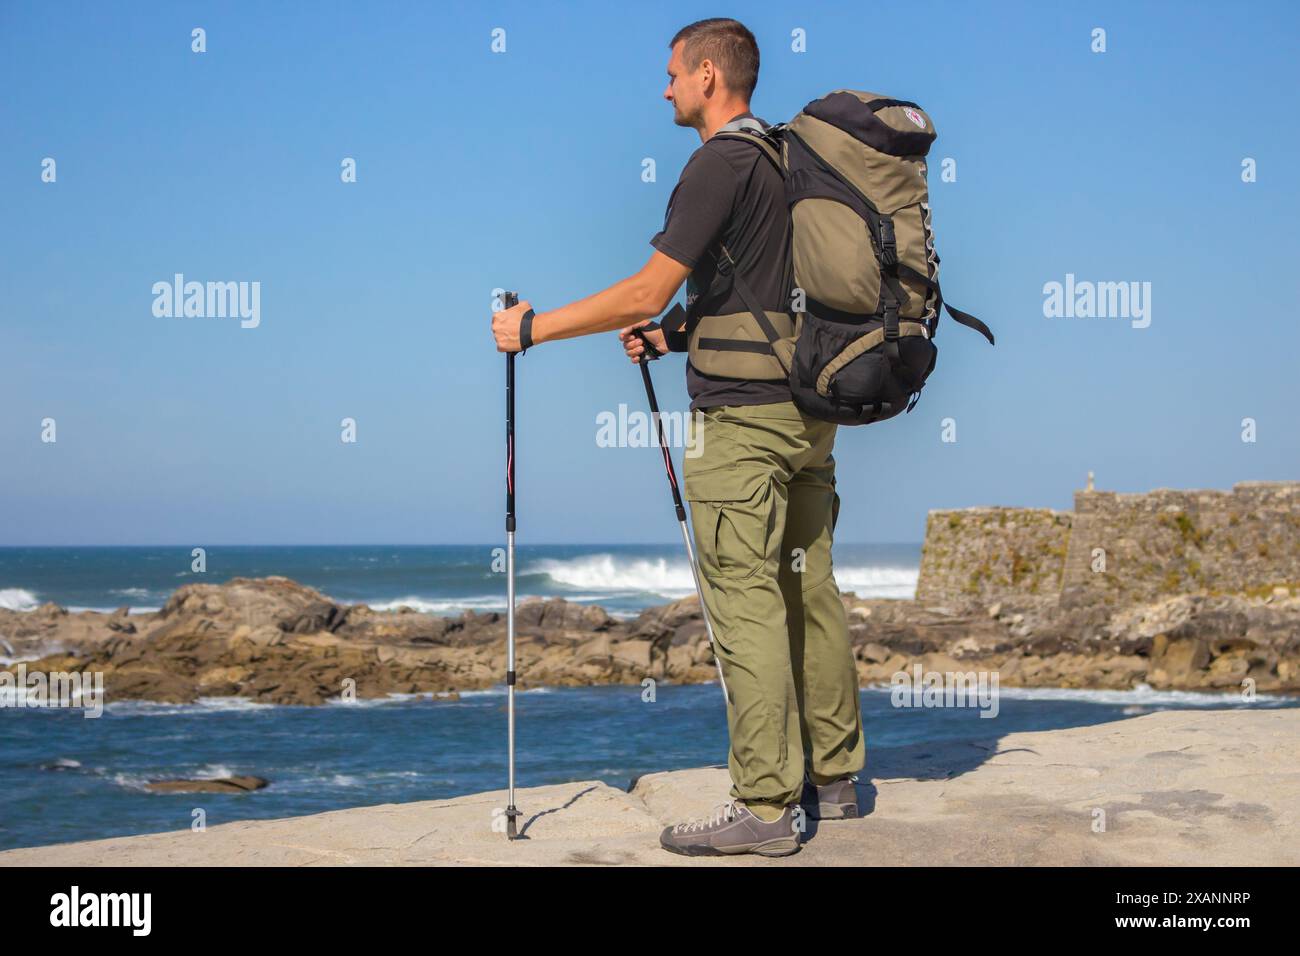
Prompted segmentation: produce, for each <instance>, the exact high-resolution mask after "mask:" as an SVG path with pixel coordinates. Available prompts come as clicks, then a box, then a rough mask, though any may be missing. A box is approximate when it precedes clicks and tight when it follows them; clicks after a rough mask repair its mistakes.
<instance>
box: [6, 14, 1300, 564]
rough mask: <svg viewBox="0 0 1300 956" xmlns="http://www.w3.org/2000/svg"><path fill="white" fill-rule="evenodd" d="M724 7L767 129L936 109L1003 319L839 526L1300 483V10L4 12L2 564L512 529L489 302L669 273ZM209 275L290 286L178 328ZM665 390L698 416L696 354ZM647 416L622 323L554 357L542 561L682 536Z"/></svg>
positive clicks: (844, 447) (956, 194)
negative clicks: (828, 96) (243, 321)
mask: <svg viewBox="0 0 1300 956" xmlns="http://www.w3.org/2000/svg"><path fill="white" fill-rule="evenodd" d="M719 15H722V16H726V15H731V16H737V17H739V18H740V19H742V20H743V21H744V22H745V23H746V24H747V25H748V26H749V27H750V28H751V29H752V30H753V31H754V33H755V35H756V36H757V38H758V41H759V44H760V47H761V50H762V56H763V64H762V72H761V74H760V79H759V84H758V89H757V91H756V94H755V99H754V103H753V106H754V110H755V112H757V113H758V114H759V115H760V116H763V117H764V118H766V119H768V120H769V121H778V120H784V119H788V118H789V117H790V116H792V115H793V114H794V113H796V112H797V111H798V110H799V108H800V107H802V106H803V105H804V104H805V103H806V102H808V101H809V100H812V99H815V98H817V97H818V96H821V95H823V94H824V93H826V92H828V91H830V90H832V89H836V88H853V89H868V90H874V91H878V92H884V93H887V94H889V95H892V96H898V97H900V98H908V99H913V100H916V101H918V102H919V103H921V104H922V105H923V106H925V107H926V108H927V110H928V111H929V112H930V113H931V115H932V117H933V118H934V120H935V123H936V125H937V127H938V130H939V139H938V142H937V143H936V146H935V149H934V151H933V152H932V164H931V165H932V174H931V190H932V199H933V205H934V220H935V227H936V231H937V234H938V242H939V251H940V254H941V256H942V257H943V267H942V275H943V284H944V288H945V291H946V293H947V295H948V298H949V299H950V300H951V301H952V302H953V304H955V305H958V306H960V307H962V308H965V309H967V310H968V311H971V312H974V313H976V314H977V315H980V316H982V317H983V318H985V319H986V320H987V321H988V322H989V324H990V325H992V326H993V328H994V329H995V331H996V333H997V336H998V345H997V347H996V348H993V349H990V348H989V347H988V346H987V345H986V344H985V343H984V342H983V341H982V340H981V339H980V338H979V337H978V336H976V335H974V334H973V333H970V332H968V331H967V330H965V329H961V328H960V327H958V326H957V325H956V324H955V323H952V322H947V323H946V324H945V325H943V326H942V327H941V330H940V335H939V339H938V345H939V348H940V356H939V362H938V367H937V370H936V372H935V374H934V376H933V377H932V379H931V382H930V384H929V385H928V386H927V388H926V391H925V394H924V396H923V397H922V399H921V402H920V404H919V405H918V406H917V408H916V410H915V411H914V412H913V413H912V414H911V415H910V416H907V417H906V418H902V419H897V420H894V421H891V422H888V423H884V424H881V425H877V426H871V427H868V428H859V429H842V430H841V432H840V437H839V440H838V447H837V454H836V457H837V460H838V461H839V473H840V486H841V492H842V496H843V499H844V507H843V511H842V514H841V519H840V520H841V528H840V537H841V538H842V539H844V540H850V541H919V540H920V539H921V537H922V534H923V529H924V520H925V514H926V511H927V509H930V508H938V507H955V506H962V505H973V504H1008V505H1033V506H1047V507H1061V508H1064V507H1069V506H1070V502H1071V494H1072V491H1073V490H1074V489H1075V488H1077V487H1080V486H1081V485H1082V483H1083V480H1084V478H1085V475H1086V473H1087V472H1088V470H1089V469H1092V470H1094V471H1095V472H1096V473H1097V484H1098V486H1099V487H1102V488H1109V489H1114V490H1118V491H1141V490H1146V489H1149V488H1153V487H1212V488H1226V487H1229V486H1231V484H1232V483H1233V482H1235V481H1240V480H1246V479H1295V478H1297V477H1300V474H1298V472H1300V468H1298V467H1297V466H1298V465H1300V432H1298V430H1297V428H1296V423H1295V415H1296V410H1297V408H1298V407H1300V401H1298V399H1300V384H1297V376H1296V356H1297V355H1300V331H1297V329H1298V328H1300V324H1298V323H1300V308H1298V306H1300V289H1298V283H1297V272H1298V271H1300V270H1297V268H1296V264H1295V258H1296V253H1297V242H1296V239H1295V223H1296V222H1297V219H1298V218H1300V215H1298V214H1300V199H1298V197H1300V190H1297V188H1296V184H1295V168H1294V167H1295V157H1296V156H1297V155H1300V141H1298V140H1300V137H1298V136H1297V133H1296V124H1295V122H1294V116H1295V109H1294V104H1293V103H1292V102H1290V100H1291V98H1292V97H1293V96H1294V93H1295V91H1296V89H1297V88H1300V83H1298V82H1297V79H1298V77H1297V73H1298V72H1300V70H1297V67H1296V65H1295V64H1296V60H1295V57H1294V53H1293V51H1292V49H1291V44H1292V42H1293V39H1294V37H1295V36H1296V28H1297V25H1298V24H1297V20H1300V14H1297V10H1296V7H1295V5H1294V4H1289V3H1243V4H1238V5H1232V6H1231V7H1224V6H1223V5H1221V4H1214V3H1181V4H1174V3H1071V4H1041V3H1024V4H1021V3H1010V2H1008V3H957V2H942V3H911V4H907V5H905V6H904V5H893V6H890V5H886V4H862V3H818V4H804V3H790V2H781V3H776V2H773V3H749V4H745V5H743V6H736V5H733V6H721V7H719V6H714V5H708V4H699V3H673V2H667V3H654V4H649V3H647V4H638V5H635V6H633V5H626V4H618V5H614V4H604V3H590V4H579V3H564V4H561V3H549V2H548V3H536V2H534V3H518V4H506V3H474V4H464V5H449V4H439V5H432V4H415V3H409V4H383V3H367V4H351V5H345V4H333V3H325V4H253V3H223V4H184V3H177V4H156V5H150V4H143V3H140V4H99V3H87V4H62V3H60V4H37V3H15V2H9V3H4V4H2V5H0V86H2V87H3V89H4V91H5V92H4V94H3V99H0V128H2V129H3V130H4V134H3V138H2V139H0V209H3V213H2V214H0V261H2V262H3V263H4V265H3V268H2V269H0V293H2V294H0V544H11V545H15V544H92V543H93V544H143V543H177V544H190V543H195V544H204V543H208V544H217V543H317V542H320V543H326V542H330V543H351V542H357V543H361V542H384V543H398V542H488V541H495V540H498V539H499V538H501V537H502V532H501V524H502V518H501V511H502V495H503V493H502V490H501V484H502V457H503V456H502V445H503V436H502V431H503V425H502V416H503V398H502V387H501V386H502V373H503V369H502V365H503V360H502V359H501V357H500V356H499V355H498V354H497V353H496V352H495V351H494V350H493V347H492V343H491V337H490V334H489V330H488V329H489V313H490V308H491V295H492V290H493V289H494V288H497V287H501V286H505V287H510V288H517V289H519V290H520V291H521V292H522V293H523V295H524V296H525V297H526V298H529V299H530V300H531V301H532V302H533V303H534V305H535V306H536V307H538V308H539V309H545V308H551V307H554V306H557V305H560V304H563V303H565V302H568V301H571V300H573V299H576V298H579V297H582V296H585V295H588V294H590V293H591V292H593V291H596V290H597V289H599V288H603V287H605V286H606V285H608V284H610V283H612V282H614V281H616V280H617V279H619V278H621V277H623V276H625V275H627V274H629V273H631V272H633V271H635V270H636V269H637V268H639V267H640V266H641V264H642V263H643V262H644V261H645V260H646V258H648V256H649V255H650V252H651V248H650V246H649V245H648V240H649V238H650V237H651V236H652V235H653V234H654V233H655V232H656V231H657V230H658V228H659V227H660V225H661V224H662V220H663V213H664V205H665V203H666V201H667V198H668V195H669V193H670V192H671V190H672V186H673V184H674V183H675V181H676V177H677V174H678V172H679V171H680V169H681V166H682V165H683V164H684V162H685V161H686V159H687V158H688V157H689V155H690V154H691V152H692V151H693V150H694V149H695V148H696V147H697V146H698V139H697V137H696V136H695V134H694V132H693V131H689V130H683V129H680V128H678V127H676V126H674V125H673V123H672V119H671V115H672V114H671V107H670V106H669V105H668V104H667V103H665V102H664V101H663V99H662V98H661V94H662V91H663V87H664V82H665V72H664V70H665V66H666V63H667V59H668V50H667V41H668V40H669V38H670V37H671V36H672V34H673V33H674V32H675V31H676V30H677V29H678V28H679V27H681V26H682V25H684V24H686V23H688V22H691V21H692V20H696V19H699V18H702V17H706V16H719ZM194 27H203V28H204V29H205V30H206V32H207V52H205V53H202V54H196V53H193V52H191V49H190V44H191V40H190V31H191V30H192V29H193V28H194ZM498 27H499V28H503V29H504V30H505V31H506V42H507V52H506V53H504V54H494V53H492V52H491V47H490V44H491V39H492V31H493V29H494V28H498ZM1095 27H1101V28H1104V29H1105V30H1106V44H1107V50H1106V52H1105V53H1093V52H1091V50H1090V44H1091V38H1090V34H1091V31H1092V30H1093V29H1094V28H1095ZM795 29H802V30H804V31H806V36H807V52H804V53H796V52H793V51H792V50H791V39H790V37H791V31H792V30H795ZM45 157H52V158H54V159H55V161H56V163H57V181H56V182H55V183H43V182H42V181H41V164H42V160H43V159H44V158H45ZM344 157H352V158H354V159H355V160H356V162H357V180H358V181H357V182H356V183H351V184H344V183H342V182H341V181H340V163H341V161H342V160H343V158H344ZM646 157H651V158H653V159H654V160H655V162H656V164H657V170H658V179H657V181H656V182H653V183H645V182H643V181H642V179H641V169H642V165H641V164H642V160H643V159H644V158H646ZM1246 157H1250V158H1253V159H1254V160H1255V161H1256V163H1257V170H1258V180H1257V181H1256V182H1254V183H1249V184H1247V183H1243V182H1242V181H1241V163H1242V160H1243V159H1244V158H1246ZM944 158H952V159H955V160H956V162H957V173H958V176H957V181H956V182H951V183H943V182H939V181H938V176H937V167H938V162H937V161H938V160H942V159H944ZM177 272H181V273H184V274H185V275H186V277H187V278H189V279H197V280H200V281H207V280H214V281H216V280H221V281H224V280H234V281H258V282H260V283H261V290H262V291H261V324H260V325H259V326H258V327H257V328H255V329H241V328H240V327H239V324H238V321H237V320H231V319H208V318H203V319H200V318H191V319H180V318H165V317H163V318H160V317H155V316H154V315H153V312H152V305H153V294H152V292H151V289H152V286H153V284H154V283H155V282H158V281H169V280H170V278H171V276H172V275H173V274H174V273H177ZM1067 273H1073V274H1074V275H1075V276H1077V277H1078V278H1079V279H1081V280H1093V281H1136V282H1150V283H1151V288H1152V296H1151V313H1152V314H1151V324H1150V326H1149V327H1147V328H1144V329H1135V328H1132V326H1131V323H1130V322H1129V321H1128V320H1125V319H1061V318H1054V319H1049V318H1045V317H1044V315H1043V298H1044V297H1043V286H1044V283H1047V282H1051V281H1064V278H1065V275H1066V274H1067ZM654 371H655V376H656V383H657V386H658V389H659V393H660V401H661V403H662V404H663V405H664V406H665V407H666V408H677V409H682V408H684V407H685V405H686V394H685V386H684V376H683V372H682V359H681V358H680V357H677V358H674V359H670V360H668V361H664V362H660V363H658V364H657V365H656V366H655V367H654ZM643 400H644V398H643V393H642V391H641V384H640V380H639V376H638V375H637V373H636V370H635V369H634V368H632V367H631V366H630V365H629V364H627V363H626V361H625V360H624V359H623V358H622V356H621V352H620V350H619V347H618V344H617V339H616V337H615V336H614V335H612V334H609V335H605V336H599V337H595V338H591V339H587V340H580V341H577V342H567V343H559V344H556V345H547V346H543V347H539V348H537V349H536V350H534V351H532V352H530V353H529V354H528V355H527V356H525V357H524V358H522V359H521V360H520V370H519V402H520V408H519V426H520V435H519V485H520V500H519V511H520V535H521V540H528V541H533V542H565V541H568V542H575V543H595V542H622V541H630V542H641V541H644V542H650V541H664V542H670V541H673V540H675V535H676V528H675V524H674V522H673V519H672V512H671V507H670V505H669V504H668V501H667V494H666V490H665V488H664V486H663V474H662V471H661V469H660V466H659V463H658V455H657V452H655V451H653V450H650V449H644V448H622V449H616V448H601V447H598V446H597V443H596V432H597V427H596V416H597V415H598V414H599V413H600V412H602V411H606V410H615V409H617V408H618V405H619V403H623V402H625V403H628V404H629V405H630V406H631V408H633V409H639V408H641V407H642V403H643ZM346 417H350V418H353V419H355V420H356V422H357V428H358V432H357V437H358V441H357V442H356V443H354V444H345V443H343V442H341V441H340V421H341V420H342V419H343V418H346ZM1247 417H1249V418H1253V419H1255V420H1256V422H1257V428H1258V437H1257V441H1255V442H1253V443H1244V442H1242V441H1241V437H1240V436H1241V421H1242V419H1243V418H1247ZM45 418H53V419H54V420H55V421H56V423H57V438H58V440H57V442H56V443H53V444H49V443H44V442H42V441H41V422H42V420H43V419H45ZM945 418H952V419H954V420H955V422H956V434H957V441H956V442H955V443H946V442H943V441H941V434H942V429H941V422H942V420H943V419H945Z"/></svg>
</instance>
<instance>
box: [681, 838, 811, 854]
mask: <svg viewBox="0 0 1300 956" xmlns="http://www.w3.org/2000/svg"><path fill="white" fill-rule="evenodd" d="M659 845H660V846H661V847H663V848H664V849H665V850H667V851H668V852H669V853H676V854H677V855H678V856H743V855H745V854H747V853H753V854H756V855H757V856H767V857H777V856H793V855H794V854H796V853H798V852H799V841H798V840H797V839H795V838H793V837H790V838H782V839H780V840H768V841H766V842H764V843H755V844H754V845H752V846H746V847H728V848H727V849H725V850H719V849H716V848H715V847H711V846H700V845H698V844H697V845H694V846H691V845H687V846H673V845H672V844H669V843H660V844H659Z"/></svg>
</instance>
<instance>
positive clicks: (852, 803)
mask: <svg viewBox="0 0 1300 956" xmlns="http://www.w3.org/2000/svg"><path fill="white" fill-rule="evenodd" d="M857 781H858V778H857V777H855V776H852V775H850V776H848V777H841V778H840V779H839V780H835V781H832V782H831V783H828V784H824V785H822V786H820V787H819V786H816V785H815V784H814V783H813V782H812V781H811V780H808V779H805V780H804V782H803V799H802V800H800V801H799V803H800V806H802V807H803V808H804V812H805V813H807V814H808V816H810V817H812V819H814V820H852V819H855V818H856V817H857V815H858V792H857V790H856V789H855V788H854V786H853V785H854V784H855V783H857Z"/></svg>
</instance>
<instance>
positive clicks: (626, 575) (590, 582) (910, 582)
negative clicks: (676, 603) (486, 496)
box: [526, 554, 919, 600]
mask: <svg viewBox="0 0 1300 956" xmlns="http://www.w3.org/2000/svg"><path fill="white" fill-rule="evenodd" d="M526 571H527V572H530V573H540V574H546V575H548V576H549V577H550V579H551V580H552V581H554V582H555V583H556V584H559V585H562V586H564V587H570V588H581V589H583V590H589V591H602V592H610V591H622V592H631V593H636V592H641V593H650V594H658V595H661V596H663V597H666V598H680V597H685V596H686V595H688V594H691V593H693V592H694V591H695V582H694V580H693V579H692V577H691V569H690V565H688V564H687V563H686V559H685V557H682V558H680V559H668V558H620V557H617V556H615V555H612V554H589V555H583V556H581V557H577V558H568V559H565V560H555V559H550V560H544V561H538V562H537V563H536V564H535V565H533V566H531V567H529V568H527V569H526ZM918 573H919V572H918V570H917V569H916V568H910V567H885V566H879V565H850V566H847V567H841V568H836V570H835V582H836V583H837V584H838V585H839V586H840V590H842V591H854V592H856V593H857V595H858V597H864V598H866V597H872V598H911V597H913V596H915V594H916V581H917V576H918ZM602 596H604V597H608V596H609V595H608V594H604V595H601V594H597V595H593V596H592V597H591V599H592V600H599V599H600V598H601V597H602ZM583 597H584V598H585V597H586V595H584V596H583ZM570 599H571V600H572V599H574V598H570Z"/></svg>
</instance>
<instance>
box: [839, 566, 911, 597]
mask: <svg viewBox="0 0 1300 956" xmlns="http://www.w3.org/2000/svg"><path fill="white" fill-rule="evenodd" d="M919 576H920V571H919V570H918V569H916V568H898V567H892V568H891V567H880V566H878V565H865V566H850V567H845V568H836V569H835V583H836V584H838V585H839V586H840V590H841V591H852V592H854V593H855V594H857V596H858V597H860V598H900V599H909V598H913V597H916V581H917V578H918V577H919Z"/></svg>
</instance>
